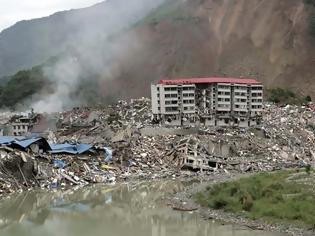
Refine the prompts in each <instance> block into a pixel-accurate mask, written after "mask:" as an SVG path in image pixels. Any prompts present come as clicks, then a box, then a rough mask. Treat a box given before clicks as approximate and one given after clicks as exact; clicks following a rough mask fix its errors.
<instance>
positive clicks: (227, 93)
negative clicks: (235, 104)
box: [218, 91, 231, 96]
mask: <svg viewBox="0 0 315 236" xmlns="http://www.w3.org/2000/svg"><path fill="white" fill-rule="evenodd" d="M218 95H227V96H230V95H231V93H230V92H220V91H219V92H218Z"/></svg>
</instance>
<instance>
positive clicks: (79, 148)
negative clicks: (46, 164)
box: [50, 143, 93, 154]
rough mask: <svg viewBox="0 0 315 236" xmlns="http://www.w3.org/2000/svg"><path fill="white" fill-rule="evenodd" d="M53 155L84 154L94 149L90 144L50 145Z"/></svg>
mask: <svg viewBox="0 0 315 236" xmlns="http://www.w3.org/2000/svg"><path fill="white" fill-rule="evenodd" d="M50 147H51V149H52V151H51V153H52V154H59V153H69V154H82V153H85V152H87V151H90V150H91V149H92V148H93V147H92V146H91V145H89V144H69V143H64V144H50Z"/></svg>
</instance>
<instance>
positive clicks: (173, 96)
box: [165, 94, 177, 98]
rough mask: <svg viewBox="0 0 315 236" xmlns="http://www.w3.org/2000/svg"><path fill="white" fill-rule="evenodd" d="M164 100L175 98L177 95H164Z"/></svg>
mask: <svg viewBox="0 0 315 236" xmlns="http://www.w3.org/2000/svg"><path fill="white" fill-rule="evenodd" d="M165 98H177V94H165Z"/></svg>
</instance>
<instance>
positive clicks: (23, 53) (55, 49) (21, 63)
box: [0, 0, 162, 77]
mask: <svg viewBox="0 0 315 236" xmlns="http://www.w3.org/2000/svg"><path fill="white" fill-rule="evenodd" d="M161 1H162V0H157V1H156V0H132V1H124V0H109V1H106V2H102V3H99V4H96V5H94V6H92V7H89V8H84V9H78V10H70V11H64V12H58V13H56V14H53V15H51V16H49V17H44V18H40V19H35V20H29V21H21V22H18V23H17V24H15V25H14V26H12V27H10V28H8V29H6V30H4V31H2V32H1V33H0V77H1V76H3V75H9V74H13V73H15V72H17V71H18V70H21V69H26V68H29V67H32V66H34V65H37V64H41V63H43V62H44V61H45V60H47V59H49V58H50V57H52V56H56V55H58V54H60V53H63V52H64V51H65V50H68V49H69V48H70V49H71V48H73V47H77V46H78V47H80V46H79V45H80V44H81V45H82V44H89V45H90V44H94V45H95V44H96V45H97V44H99V45H101V44H102V42H103V40H105V39H107V37H108V36H110V35H112V34H114V33H116V32H119V31H120V30H122V29H124V28H126V27H129V26H130V25H131V24H133V23H135V22H137V21H138V20H139V19H141V18H142V17H143V16H145V14H147V13H148V12H149V11H150V10H151V9H152V8H154V7H155V6H158V5H159V3H160V2H161ZM92 41H93V42H92Z"/></svg>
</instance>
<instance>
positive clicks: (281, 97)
mask: <svg viewBox="0 0 315 236" xmlns="http://www.w3.org/2000/svg"><path fill="white" fill-rule="evenodd" d="M267 94H268V101H270V102H274V103H277V104H297V105H300V104H305V103H308V102H311V101H312V98H311V97H310V96H306V97H301V96H298V95H297V94H295V93H294V92H292V91H291V90H289V89H285V88H273V89H269V90H267Z"/></svg>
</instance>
